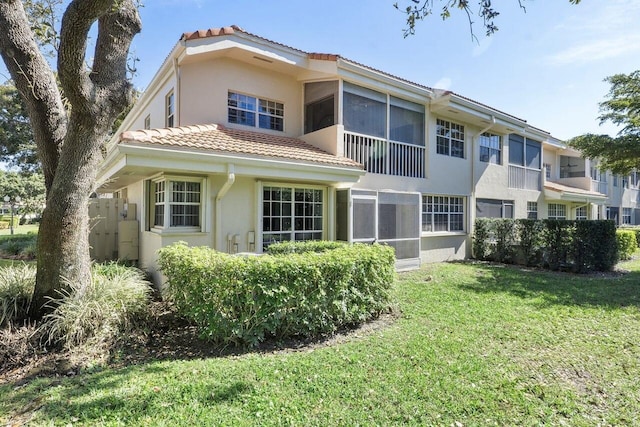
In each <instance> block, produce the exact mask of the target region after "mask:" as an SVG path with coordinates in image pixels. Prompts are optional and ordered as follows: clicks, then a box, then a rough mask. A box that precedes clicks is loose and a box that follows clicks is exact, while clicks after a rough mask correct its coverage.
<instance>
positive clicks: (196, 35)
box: [180, 25, 548, 133]
mask: <svg viewBox="0 0 640 427" xmlns="http://www.w3.org/2000/svg"><path fill="white" fill-rule="evenodd" d="M235 33H243V34H246V35H248V36H250V37H255V38H257V39H260V40H263V41H266V42H268V43H272V44H275V45H278V46H282V47H285V48H287V49H291V50H295V51H297V52H300V53H303V54H305V55H307V56H308V57H309V59H316V60H321V61H333V62H335V61H337V60H338V59H342V60H343V61H347V62H350V63H352V64H354V65H357V66H359V67H363V68H366V69H368V70H370V71H373V72H376V73H380V74H382V75H385V76H387V77H391V78H392V79H395V80H398V81H401V82H404V83H408V84H410V85H413V86H417V87H420V88H423V89H426V90H428V91H431V92H436V93H437V92H441V93H442V94H443V95H449V94H452V95H455V96H457V97H459V98H461V99H464V100H467V101H469V102H472V103H474V104H477V105H478V106H481V107H484V108H488V109H490V110H493V111H495V112H497V113H500V114H504V115H505V116H507V117H511V118H512V119H516V120H518V121H521V122H524V123H527V121H526V120H524V119H521V118H519V117H517V116H514V115H512V114H509V113H506V112H504V111H501V110H498V109H497V108H493V107H490V106H489V105H486V104H483V103H481V102H478V101H475V100H473V99H471V98H467V97H466V96H462V95H460V94H458V93H455V92H451V91H444V92H442V91H438V90H437V89H434V88H432V87H429V86H425V85H422V84H420V83H416V82H412V81H410V80H407V79H404V78H402V77H398V76H395V75H393V74H390V73H387V72H385V71H382V70H379V69H377V68H374V67H370V66H368V65H365V64H362V63H360V62H357V61H353V60H351V59H348V58H345V57H343V56H340V55H336V54H332V53H310V52H305V51H303V50H300V49H297V48H294V47H292V46H288V45H285V44H282V43H278V42H275V41H273V40H269V39H267V38H264V37H261V36H258V35H256V34H252V33H250V32H248V31H245V30H243V29H242V28H240V27H239V26H237V25H232V26H230V27H220V28H209V29H207V30H198V31H193V32H187V33H183V34H182V37H181V38H180V39H181V40H196V39H201V38H207V37H218V36H224V35H230V34H235ZM531 127H532V128H533V126H531ZM534 129H536V130H539V131H541V132H545V133H548V132H547V131H545V130H543V129H539V128H534Z"/></svg>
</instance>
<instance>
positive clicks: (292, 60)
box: [100, 26, 640, 273]
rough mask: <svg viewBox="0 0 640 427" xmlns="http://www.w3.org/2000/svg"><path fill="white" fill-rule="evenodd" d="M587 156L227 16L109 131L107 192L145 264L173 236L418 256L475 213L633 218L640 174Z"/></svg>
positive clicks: (505, 119)
mask: <svg viewBox="0 0 640 427" xmlns="http://www.w3.org/2000/svg"><path fill="white" fill-rule="evenodd" d="M596 167H597V165H596V164H595V163H594V162H591V161H590V160H588V159H586V160H585V159H583V158H582V157H581V156H580V153H578V152H576V151H574V150H572V149H571V148H568V147H566V145H565V144H563V143H562V142H561V141H558V140H556V139H554V138H553V137H551V135H549V133H548V132H545V131H543V130H540V129H538V128H535V127H532V126H530V125H529V124H528V123H527V122H526V121H525V120H522V119H519V118H517V117H514V116H512V115H510V114H507V113H504V112H501V111H499V110H496V109H494V108H491V107H488V106H486V105H484V104H481V103H478V102H476V101H473V100H470V99H468V98H465V97H463V96H460V95H458V94H455V93H452V92H448V91H445V92H443V91H439V90H434V89H431V88H429V87H426V86H422V85H420V84H416V83H412V82H408V81H406V80H404V79H401V78H399V77H395V76H392V75H390V74H387V73H384V72H382V71H379V70H376V69H373V68H370V67H367V66H365V65H362V64H359V63H357V62H354V61H351V60H349V59H346V58H343V57H341V56H338V55H328V54H318V53H307V52H304V51H301V50H298V49H295V48H292V47H289V46H285V45H282V44H279V43H276V42H273V41H270V40H267V39H264V38H262V37H259V36H256V35H253V34H251V33H248V32H246V31H244V30H242V29H240V28H238V27H235V26H234V27H224V28H216V29H210V30H206V31H197V32H194V33H185V34H184V35H183V36H182V37H181V39H180V40H179V42H178V44H177V45H176V46H175V47H174V49H173V50H172V52H171V54H170V55H169V57H168V58H167V59H166V60H165V62H164V64H163V65H162V66H161V68H160V70H159V71H158V72H157V74H156V75H155V77H154V79H153V80H152V82H151V83H150V85H149V87H148V89H147V90H146V91H145V93H144V94H143V95H142V96H141V98H140V99H139V100H138V102H137V103H136V105H135V106H134V107H133V109H132V110H131V112H130V113H129V115H128V116H127V117H126V119H125V120H124V121H123V124H122V126H121V128H120V133H119V134H118V136H117V137H116V138H114V140H113V141H112V143H111V145H110V151H109V154H108V157H107V159H106V161H105V164H104V167H103V168H102V170H101V172H100V178H101V180H102V182H104V184H103V185H102V187H101V189H100V191H101V192H119V194H126V199H127V202H129V203H131V204H132V206H133V204H135V206H136V209H137V212H136V218H138V219H139V224H140V230H139V232H140V238H139V248H140V255H139V259H140V264H141V266H142V267H144V268H147V269H149V270H150V271H151V272H152V273H155V272H156V269H157V267H156V265H157V264H156V251H157V250H158V249H159V248H161V247H163V246H165V245H168V244H170V243H173V242H176V241H180V240H186V241H188V242H189V243H190V244H193V245H206V246H210V247H213V248H215V249H217V250H220V251H225V252H231V253H235V252H258V253H260V252H262V251H263V250H264V249H265V248H266V247H267V246H268V245H269V244H271V243H273V242H277V241H283V240H309V239H330V240H343V241H348V242H384V243H387V244H389V245H391V246H393V247H394V248H395V249H396V256H397V258H398V267H399V268H411V267H416V266H418V265H419V264H420V262H432V261H443V260H451V259H463V258H465V257H468V256H469V255H470V250H471V245H470V236H471V233H472V231H473V223H474V220H475V218H476V217H502V218H527V217H528V218H545V217H555V218H560V217H563V218H569V219H574V218H578V219H595V218H602V217H605V216H606V215H613V214H614V211H613V210H612V209H613V208H614V207H622V206H624V209H623V210H622V211H620V214H619V218H620V219H619V221H621V222H625V223H627V222H629V223H637V222H638V219H640V218H638V215H637V210H636V209H635V203H636V202H637V191H638V190H637V180H636V181H635V184H633V185H631V187H632V188H625V186H624V185H622V184H623V183H622V182H620V184H621V185H619V186H617V185H616V186H615V187H612V185H613V183H614V181H613V180H612V179H611V180H608V181H607V180H606V179H604V178H606V175H602V174H600V175H597V174H596V175H595V177H594V176H592V170H593V168H596ZM603 179H604V180H603ZM615 182H617V181H615ZM603 183H604V184H603ZM634 185H635V187H634ZM634 191H635V193H634ZM613 204H615V206H613ZM629 209H631V210H629Z"/></svg>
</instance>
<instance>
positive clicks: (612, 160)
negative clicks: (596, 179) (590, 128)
mask: <svg viewBox="0 0 640 427" xmlns="http://www.w3.org/2000/svg"><path fill="white" fill-rule="evenodd" d="M605 81H606V82H608V83H609V84H611V88H610V90H609V93H608V94H607V97H606V99H605V100H604V101H603V102H601V103H600V116H599V119H600V123H604V122H611V123H614V124H616V125H618V126H620V127H621V130H620V132H618V135H617V136H615V137H612V136H609V135H594V134H586V135H581V136H578V137H575V138H573V139H571V140H570V141H568V143H569V145H570V146H572V147H574V148H576V149H578V150H580V151H581V152H582V154H583V155H584V156H585V157H589V158H593V159H595V158H597V159H599V160H600V168H601V169H603V170H610V171H612V172H613V173H615V174H620V175H627V174H629V172H631V171H632V170H634V169H636V170H640V70H637V71H634V72H632V73H631V74H616V75H613V76H610V77H607V78H606V79H605Z"/></svg>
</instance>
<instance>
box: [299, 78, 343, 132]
mask: <svg viewBox="0 0 640 427" xmlns="http://www.w3.org/2000/svg"><path fill="white" fill-rule="evenodd" d="M336 99H338V81H337V80H333V81H328V82H312V83H305V85H304V133H311V132H315V131H317V130H320V129H324V128H326V127H329V126H333V125H334V124H336V123H337V119H336V111H338V109H337V107H336Z"/></svg>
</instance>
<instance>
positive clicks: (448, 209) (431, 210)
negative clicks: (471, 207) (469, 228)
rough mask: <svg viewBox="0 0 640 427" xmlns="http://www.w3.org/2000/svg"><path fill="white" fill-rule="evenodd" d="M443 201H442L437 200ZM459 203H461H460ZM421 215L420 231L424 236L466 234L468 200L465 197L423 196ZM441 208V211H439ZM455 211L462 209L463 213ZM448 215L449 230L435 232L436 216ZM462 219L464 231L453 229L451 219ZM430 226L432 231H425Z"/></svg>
mask: <svg viewBox="0 0 640 427" xmlns="http://www.w3.org/2000/svg"><path fill="white" fill-rule="evenodd" d="M436 199H441V200H436ZM458 202H459V203H458ZM420 204H421V215H420V230H421V233H422V234H423V235H433V234H438V233H455V234H460V233H466V224H467V212H466V210H467V200H466V197H464V196H449V195H442V194H423V195H422V198H421V201H420ZM437 208H440V209H441V210H437ZM455 209H461V210H462V212H460V211H456V210H455ZM436 215H446V216H447V229H446V230H433V228H434V226H435V216H436ZM454 215H455V216H461V217H462V221H461V223H462V229H460V230H452V229H451V224H452V221H451V217H452V216H454ZM428 224H431V228H432V229H431V230H428V229H425V228H426V227H427V225H428Z"/></svg>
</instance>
